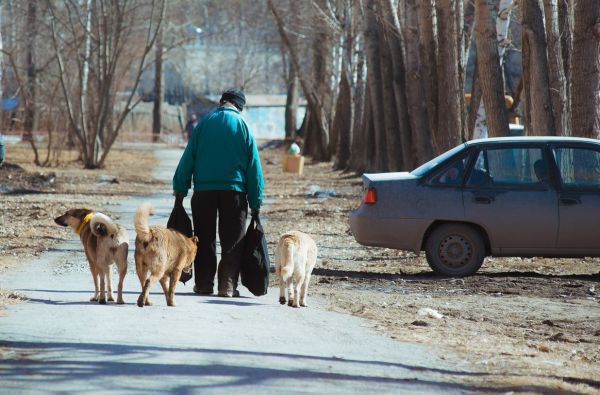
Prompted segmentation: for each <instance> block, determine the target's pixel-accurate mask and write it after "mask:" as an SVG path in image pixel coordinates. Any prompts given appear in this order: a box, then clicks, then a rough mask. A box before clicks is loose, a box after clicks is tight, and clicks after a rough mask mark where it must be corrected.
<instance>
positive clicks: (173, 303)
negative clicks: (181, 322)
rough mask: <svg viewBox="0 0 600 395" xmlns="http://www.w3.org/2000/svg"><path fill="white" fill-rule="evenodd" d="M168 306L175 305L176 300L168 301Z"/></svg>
mask: <svg viewBox="0 0 600 395" xmlns="http://www.w3.org/2000/svg"><path fill="white" fill-rule="evenodd" d="M167 306H171V307H175V302H167Z"/></svg>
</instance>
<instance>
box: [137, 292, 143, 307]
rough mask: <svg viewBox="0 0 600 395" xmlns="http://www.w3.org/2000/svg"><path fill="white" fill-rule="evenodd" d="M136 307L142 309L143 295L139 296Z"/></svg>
mask: <svg viewBox="0 0 600 395" xmlns="http://www.w3.org/2000/svg"><path fill="white" fill-rule="evenodd" d="M137 305H138V306H139V307H144V295H140V297H139V298H138V300H137Z"/></svg>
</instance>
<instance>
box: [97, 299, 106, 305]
mask: <svg viewBox="0 0 600 395" xmlns="http://www.w3.org/2000/svg"><path fill="white" fill-rule="evenodd" d="M98 303H100V304H106V299H104V298H102V299H99V300H98Z"/></svg>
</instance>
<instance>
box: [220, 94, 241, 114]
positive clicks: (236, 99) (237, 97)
mask: <svg viewBox="0 0 600 395" xmlns="http://www.w3.org/2000/svg"><path fill="white" fill-rule="evenodd" d="M221 101H228V102H229V103H231V104H233V105H234V106H236V107H237V109H238V110H240V111H242V109H243V108H244V106H245V105H246V96H245V95H244V92H242V91H240V90H238V89H229V90H226V91H225V92H223V95H222V96H221Z"/></svg>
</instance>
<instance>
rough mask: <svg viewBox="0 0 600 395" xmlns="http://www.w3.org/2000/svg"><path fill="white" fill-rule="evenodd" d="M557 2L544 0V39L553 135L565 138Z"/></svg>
mask: <svg viewBox="0 0 600 395" xmlns="http://www.w3.org/2000/svg"><path fill="white" fill-rule="evenodd" d="M558 1H559V0H544V14H545V21H546V37H547V42H548V68H549V80H550V98H551V100H552V109H553V110H554V134H555V135H556V136H566V135H567V130H568V129H569V128H568V127H567V125H566V124H567V104H566V103H567V79H566V77H565V70H564V69H563V58H562V55H563V51H562V43H561V39H560V31H559V28H558V23H559V19H558Z"/></svg>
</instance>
